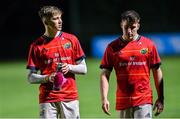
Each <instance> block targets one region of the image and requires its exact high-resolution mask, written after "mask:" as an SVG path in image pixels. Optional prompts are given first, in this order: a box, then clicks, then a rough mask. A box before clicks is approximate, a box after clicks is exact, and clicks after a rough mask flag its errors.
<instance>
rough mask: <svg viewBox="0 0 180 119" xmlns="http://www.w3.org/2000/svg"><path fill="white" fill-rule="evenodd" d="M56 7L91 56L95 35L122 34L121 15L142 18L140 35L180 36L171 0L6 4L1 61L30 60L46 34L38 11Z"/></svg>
mask: <svg viewBox="0 0 180 119" xmlns="http://www.w3.org/2000/svg"><path fill="white" fill-rule="evenodd" d="M44 5H56V6H58V7H59V8H61V9H62V10H63V11H64V14H63V22H64V23H63V31H65V32H69V33H73V34H75V35H76V36H77V37H78V38H79V40H80V42H81V45H82V47H83V49H84V51H85V53H86V55H87V56H91V53H90V43H91V40H92V38H93V37H94V36H95V35H100V34H112V35H113V34H120V33H121V29H120V26H119V22H120V14H121V13H122V12H123V11H125V10H129V9H134V10H136V11H137V12H139V14H140V16H141V29H140V31H139V32H140V33H166V32H179V31H180V30H179V26H180V23H179V21H180V15H179V13H178V11H179V3H178V1H170V0H151V1H150V0H96V1H92V0H6V1H3V3H1V7H0V14H1V17H0V33H1V45H0V59H1V60H14V59H27V56H28V50H29V45H30V43H31V42H32V41H33V40H35V39H36V38H37V37H39V36H40V35H42V34H43V32H44V28H43V25H42V23H41V21H40V18H39V16H38V10H39V9H40V8H41V7H42V6H44Z"/></svg>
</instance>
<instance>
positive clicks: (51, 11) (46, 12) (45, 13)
mask: <svg viewBox="0 0 180 119" xmlns="http://www.w3.org/2000/svg"><path fill="white" fill-rule="evenodd" d="M38 14H39V17H40V18H41V19H44V18H50V17H52V16H53V15H55V14H63V12H62V10H61V9H59V8H58V7H56V6H43V7H42V8H41V9H40V10H39V12H38Z"/></svg>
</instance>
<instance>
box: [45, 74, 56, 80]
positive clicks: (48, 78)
mask: <svg viewBox="0 0 180 119" xmlns="http://www.w3.org/2000/svg"><path fill="white" fill-rule="evenodd" d="M55 76H56V73H52V74H50V75H47V76H46V77H45V81H46V82H54V77H55Z"/></svg>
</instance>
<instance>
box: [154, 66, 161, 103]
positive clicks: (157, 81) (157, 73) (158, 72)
mask: <svg viewBox="0 0 180 119" xmlns="http://www.w3.org/2000/svg"><path fill="white" fill-rule="evenodd" d="M153 76H154V80H155V86H156V90H157V93H158V99H159V100H161V101H162V102H163V101H164V84H163V75H162V71H161V68H158V69H153Z"/></svg>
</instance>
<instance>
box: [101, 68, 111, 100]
mask: <svg viewBox="0 0 180 119" xmlns="http://www.w3.org/2000/svg"><path fill="white" fill-rule="evenodd" d="M109 75H110V72H108V71H107V70H104V69H103V70H102V72H101V75H100V91H101V100H102V101H106V100H107V98H108V91H109Z"/></svg>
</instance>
